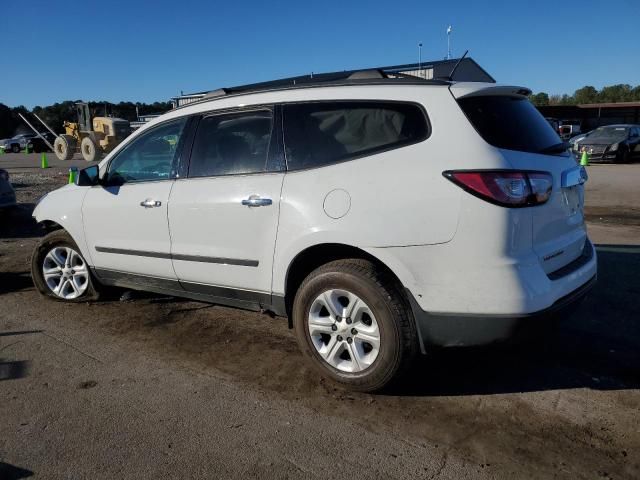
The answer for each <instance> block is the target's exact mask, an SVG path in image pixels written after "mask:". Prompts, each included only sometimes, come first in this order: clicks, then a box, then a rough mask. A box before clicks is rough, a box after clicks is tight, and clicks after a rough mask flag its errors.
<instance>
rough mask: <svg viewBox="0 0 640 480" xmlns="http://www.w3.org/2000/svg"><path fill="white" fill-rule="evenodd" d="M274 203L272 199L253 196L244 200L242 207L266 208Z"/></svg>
mask: <svg viewBox="0 0 640 480" xmlns="http://www.w3.org/2000/svg"><path fill="white" fill-rule="evenodd" d="M272 203H273V201H272V200H271V199H270V198H260V195H251V196H249V198H245V199H244V200H242V205H246V206H247V207H266V206H268V205H271V204H272Z"/></svg>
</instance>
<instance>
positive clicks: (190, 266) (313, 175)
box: [35, 83, 596, 315]
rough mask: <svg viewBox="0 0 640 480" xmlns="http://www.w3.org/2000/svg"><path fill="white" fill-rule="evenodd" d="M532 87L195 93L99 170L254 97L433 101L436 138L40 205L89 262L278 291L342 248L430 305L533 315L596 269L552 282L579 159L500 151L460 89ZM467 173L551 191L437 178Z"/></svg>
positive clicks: (569, 235) (578, 192) (575, 224)
mask: <svg viewBox="0 0 640 480" xmlns="http://www.w3.org/2000/svg"><path fill="white" fill-rule="evenodd" d="M526 91H527V90H526V89H523V88H521V87H512V86H500V85H495V84H479V83H458V84H454V85H451V86H445V85H419V86H418V85H405V86H402V87H398V86H391V85H362V86H349V87H345V88H341V87H314V88H300V89H290V90H279V91H271V92H260V93H251V94H244V95H237V96H235V95H231V96H228V97H221V98H216V99H212V100H211V101H205V102H201V103H195V104H191V105H188V106H186V107H183V108H180V109H176V110H173V111H171V112H168V113H167V114H165V115H162V116H161V117H159V118H158V119H156V120H154V121H152V122H150V123H149V124H147V125H145V126H144V127H142V128H140V129H139V130H138V131H136V132H135V133H134V134H132V135H131V137H129V138H128V139H127V141H125V142H123V143H122V144H120V145H119V146H118V147H116V149H115V150H114V151H113V152H112V153H110V154H109V155H108V156H107V157H106V158H105V159H104V160H103V161H102V162H101V163H100V170H101V172H102V173H104V171H105V170H106V168H107V166H108V163H109V161H110V159H111V158H113V157H114V156H115V155H117V154H118V152H119V151H120V150H121V149H122V148H124V147H125V146H126V145H128V144H129V143H130V142H131V141H132V140H135V138H137V137H138V136H139V135H144V133H145V132H146V131H148V130H149V129H152V128H154V126H155V125H157V124H159V123H161V122H164V121H167V120H170V119H173V118H178V117H182V116H185V115H192V114H198V113H203V112H208V111H212V110H217V109H228V108H234V107H243V106H251V105H265V104H277V103H281V102H297V101H320V100H357V99H363V100H393V101H410V102H416V103H419V104H422V105H423V106H424V107H425V110H426V111H427V114H428V117H429V121H430V124H431V134H430V136H429V138H428V139H426V140H424V141H422V142H420V143H416V144H413V145H409V146H405V147H401V148H397V149H392V150H388V151H383V152H380V153H376V154H374V155H369V156H366V157H363V158H359V159H353V160H350V161H346V162H343V163H336V164H332V165H327V166H323V167H319V168H313V169H309V170H300V171H291V172H287V173H268V174H254V175H237V176H229V177H211V178H200V179H178V180H175V181H164V182H149V183H140V184H136V185H133V184H130V185H124V186H123V187H120V194H119V195H117V196H114V195H112V194H111V193H109V192H107V191H106V190H105V189H104V188H103V187H93V188H86V187H82V188H81V187H75V186H72V187H67V188H65V189H61V190H58V191H56V192H54V193H52V194H50V195H49V196H48V197H47V198H46V199H45V201H43V202H42V204H41V205H39V206H38V208H37V209H36V211H35V215H36V218H37V219H38V221H42V220H52V221H56V222H57V223H59V224H60V225H62V226H63V228H65V229H67V231H68V232H69V233H70V234H71V235H72V236H73V237H74V239H75V240H76V242H77V243H78V246H79V247H80V249H81V251H82V253H83V255H85V258H87V260H88V261H89V262H90V263H91V264H92V265H93V266H95V267H101V268H106V269H113V270H120V271H125V272H132V273H139V274H141V275H149V276H157V277H160V278H166V279H176V278H177V279H180V280H182V281H184V282H192V283H197V284H203V285H204V284H206V285H214V286H222V287H228V288H234V289H241V290H248V291H256V292H263V293H267V294H269V293H271V294H273V296H283V295H284V294H285V293H286V284H287V275H288V272H289V267H290V265H291V263H292V262H293V260H294V259H295V258H296V257H297V256H298V255H299V254H300V253H301V252H304V251H305V250H306V249H308V248H310V247H313V246H317V245H323V244H342V245H348V246H352V247H355V248H359V249H361V250H364V251H366V252H368V253H369V254H370V255H372V256H373V257H375V258H377V259H379V260H380V261H381V262H383V263H384V264H385V265H386V266H387V267H388V268H389V269H390V270H391V271H392V272H393V273H394V274H395V275H396V276H397V278H398V279H399V280H400V282H401V283H402V285H403V286H404V287H405V288H406V289H407V290H408V291H409V292H410V293H411V295H412V296H413V297H414V299H415V301H416V302H417V304H418V305H419V307H420V308H421V309H422V310H423V311H424V312H436V313H444V314H448V313H451V314H454V313H457V314H474V315H475V314H478V315H526V314H529V313H535V312H538V311H541V310H544V309H547V308H549V307H550V306H552V305H553V304H554V303H555V302H556V301H558V300H559V299H562V298H563V297H564V296H566V295H569V294H570V293H571V292H573V291H575V290H577V289H578V288H580V287H581V286H583V285H584V284H585V283H586V282H588V281H589V280H590V279H592V278H593V277H594V276H595V274H596V257H595V253H594V254H593V258H592V259H590V260H589V261H588V262H587V263H585V264H584V265H582V266H581V267H580V268H577V269H576V270H575V271H573V272H572V273H570V274H568V275H566V276H563V277H562V278H560V279H556V280H552V279H551V278H550V277H549V274H550V273H552V272H554V271H556V270H558V269H559V268H561V267H563V266H564V265H567V264H569V263H570V262H572V261H573V260H575V259H576V258H578V257H579V256H580V255H581V252H582V250H583V247H584V246H585V242H588V239H587V233H586V228H585V225H584V217H583V214H582V207H583V204H584V188H583V187H582V186H574V187H572V188H571V189H563V188H562V186H561V185H560V178H561V176H562V173H563V172H564V171H566V170H567V169H569V168H571V167H572V166H575V162H574V161H573V159H572V157H570V156H562V155H560V156H558V155H554V156H550V155H549V156H545V155H540V154H527V153H523V152H513V151H508V150H500V149H498V148H495V147H493V146H491V145H489V144H488V143H487V142H486V141H485V140H484V139H483V138H482V137H481V136H480V134H479V133H478V132H477V131H476V130H475V129H474V128H473V126H472V125H471V124H470V123H469V120H468V119H467V117H466V116H465V114H464V112H463V111H462V109H461V108H459V106H458V104H457V103H456V98H462V97H466V96H474V95H511V96H514V95H520V94H522V93H523V92H526ZM465 169H520V170H537V171H545V172H549V173H551V174H552V176H553V192H552V195H551V198H550V199H549V201H548V202H547V203H545V204H544V205H538V206H535V207H526V208H504V207H500V206H496V205H493V204H490V203H488V202H486V201H484V200H481V199H479V198H477V197H475V196H473V195H471V194H469V193H467V192H465V191H464V190H462V189H461V188H459V187H458V186H456V185H454V184H453V183H452V182H450V181H449V180H447V179H446V178H444V177H443V176H442V172H443V171H446V170H465ZM172 187H173V188H172ZM87 191H88V192H89V193H88V194H87V197H86V198H84V207H82V210H81V208H80V205H81V204H82V202H83V197H84V194H85V192H87ZM252 194H258V195H260V196H268V197H269V198H272V200H273V205H271V206H269V207H257V208H249V207H246V206H242V205H241V201H242V199H244V198H247V197H248V196H249V195H252ZM146 198H153V199H157V200H160V201H161V202H162V207H161V208H152V209H145V208H141V207H140V206H139V202H140V201H143V200H145V199H146ZM83 222H84V228H83ZM163 222H164V223H163ZM84 232H86V237H87V238H86V241H85V233H84ZM96 246H105V247H110V248H122V249H131V250H140V251H150V252H163V253H169V254H170V255H174V256H189V255H191V256H203V257H213V258H222V259H224V258H229V259H245V260H256V261H258V265H259V267H250V266H244V265H231V264H225V263H216V262H202V261H190V260H180V259H176V258H174V259H173V260H171V259H170V258H146V257H136V259H135V261H132V258H131V257H128V256H126V255H115V254H109V253H98V252H96V251H95V247H96ZM176 274H177V275H176Z"/></svg>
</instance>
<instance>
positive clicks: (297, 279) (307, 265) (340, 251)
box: [284, 243, 408, 328]
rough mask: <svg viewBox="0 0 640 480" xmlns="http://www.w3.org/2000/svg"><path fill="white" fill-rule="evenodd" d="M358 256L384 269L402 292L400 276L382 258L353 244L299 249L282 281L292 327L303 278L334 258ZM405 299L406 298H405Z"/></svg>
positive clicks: (319, 245) (333, 244) (329, 244)
mask: <svg viewBox="0 0 640 480" xmlns="http://www.w3.org/2000/svg"><path fill="white" fill-rule="evenodd" d="M347 258H360V259H364V260H369V261H370V262H372V263H374V264H375V265H377V266H379V267H380V268H381V269H382V270H384V271H385V272H386V273H387V274H388V275H389V277H390V278H391V279H392V280H393V281H394V282H396V284H397V287H398V291H400V292H404V291H405V290H404V286H403V282H402V281H401V280H400V277H399V276H398V275H397V274H396V273H395V272H394V271H393V270H392V269H391V268H390V267H389V266H388V265H387V264H386V263H385V262H383V261H382V260H380V259H379V258H378V257H376V256H374V255H373V254H371V253H369V252H367V251H366V250H363V249H361V248H358V247H354V246H353V245H348V244H343V243H320V244H316V245H312V246H309V247H307V248H305V249H304V250H302V251H300V252H299V253H298V254H297V255H296V256H295V257H294V258H293V259H292V260H291V262H290V263H289V266H288V268H287V271H286V275H285V283H284V307H285V309H286V313H287V316H288V317H289V327H290V328H292V327H293V325H292V320H291V309H292V306H293V300H294V298H295V295H296V292H297V291H298V288H299V287H300V285H301V284H302V282H303V280H304V279H305V278H306V277H307V276H308V275H309V274H310V273H311V272H312V271H313V270H315V269H316V268H318V267H320V266H321V265H324V264H326V263H328V262H331V261H334V260H342V259H347ZM405 300H408V299H406V298H405Z"/></svg>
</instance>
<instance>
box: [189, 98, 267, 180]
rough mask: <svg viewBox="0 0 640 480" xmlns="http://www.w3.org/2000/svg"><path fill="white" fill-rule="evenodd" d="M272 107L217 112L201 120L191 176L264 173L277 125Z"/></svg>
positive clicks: (190, 166)
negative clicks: (273, 119) (272, 130)
mask: <svg viewBox="0 0 640 480" xmlns="http://www.w3.org/2000/svg"><path fill="white" fill-rule="evenodd" d="M272 117H273V115H272V112H271V110H264V111H262V110H261V111H251V112H238V113H226V114H216V115H210V116H208V117H204V118H203V119H202V120H200V123H199V125H198V131H197V133H196V138H195V141H194V144H193V151H192V153H191V162H190V165H189V176H190V177H210V176H217V175H239V174H250V173H262V172H265V171H266V170H267V156H268V153H269V144H270V141H271V128H272V125H273V121H272Z"/></svg>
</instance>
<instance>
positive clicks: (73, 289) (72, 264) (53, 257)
mask: <svg viewBox="0 0 640 480" xmlns="http://www.w3.org/2000/svg"><path fill="white" fill-rule="evenodd" d="M31 276H32V278H33V283H34V285H35V286H36V288H37V289H38V291H39V292H40V293H41V294H42V295H44V296H46V297H49V298H51V299H53V300H59V301H66V302H86V301H89V300H97V299H98V291H97V289H96V286H95V282H94V281H93V279H92V277H91V271H90V269H89V265H88V264H87V262H86V261H85V259H84V257H83V256H82V254H81V253H80V249H79V248H78V246H77V245H76V243H75V242H74V241H73V239H72V238H71V236H70V235H69V234H68V233H67V232H66V231H64V230H55V231H53V232H51V233H49V234H48V235H46V236H45V237H44V238H43V239H42V240H41V241H40V243H39V244H38V245H37V246H36V248H35V249H34V251H33V255H32V258H31Z"/></svg>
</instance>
